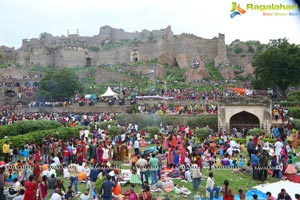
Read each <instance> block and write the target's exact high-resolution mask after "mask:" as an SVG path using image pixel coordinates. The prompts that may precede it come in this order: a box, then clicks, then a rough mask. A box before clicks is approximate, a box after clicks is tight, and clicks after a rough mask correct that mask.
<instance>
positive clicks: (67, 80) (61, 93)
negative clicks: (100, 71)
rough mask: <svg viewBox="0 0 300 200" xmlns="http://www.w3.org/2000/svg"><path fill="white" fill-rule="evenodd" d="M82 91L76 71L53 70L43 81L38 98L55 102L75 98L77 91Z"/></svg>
mask: <svg viewBox="0 0 300 200" xmlns="http://www.w3.org/2000/svg"><path fill="white" fill-rule="evenodd" d="M82 90H83V87H82V85H81V83H80V82H79V77H78V76H77V75H76V74H75V73H74V71H72V70H70V69H67V68H61V69H57V68H51V69H49V70H48V71H47V72H46V73H45V74H44V76H43V78H42V79H41V81H40V84H39V90H38V93H37V96H38V98H40V99H43V100H51V101H53V100H59V99H63V98H70V97H73V96H74V94H75V91H78V92H81V91H82Z"/></svg>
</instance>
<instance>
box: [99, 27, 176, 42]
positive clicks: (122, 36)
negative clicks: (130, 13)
mask: <svg viewBox="0 0 300 200" xmlns="http://www.w3.org/2000/svg"><path fill="white" fill-rule="evenodd" d="M104 36H106V37H107V38H109V39H110V40H111V41H112V42H116V41H119V40H128V39H129V40H134V39H138V40H149V39H158V38H163V37H164V36H173V32H172V30H171V26H168V27H167V28H165V29H160V30H153V31H149V30H147V29H144V30H142V31H141V32H137V31H136V32H126V31H124V30H123V29H117V28H112V27H110V26H108V25H106V26H102V27H100V29H99V35H98V37H104Z"/></svg>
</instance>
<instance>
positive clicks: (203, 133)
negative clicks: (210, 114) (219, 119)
mask: <svg viewBox="0 0 300 200" xmlns="http://www.w3.org/2000/svg"><path fill="white" fill-rule="evenodd" d="M195 135H196V137H197V138H198V139H200V141H201V142H203V141H204V140H205V139H206V138H207V137H208V136H209V131H208V129H207V128H205V127H204V128H197V129H195Z"/></svg>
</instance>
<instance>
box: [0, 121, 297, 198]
mask: <svg viewBox="0 0 300 200" xmlns="http://www.w3.org/2000/svg"><path fill="white" fill-rule="evenodd" d="M91 127H92V129H91V130H89V128H88V127H86V128H85V129H82V130H81V131H80V133H78V137H77V138H70V140H68V141H65V140H62V139H60V138H55V137H54V136H51V135H48V136H45V137H44V138H43V140H42V144H41V145H37V144H26V145H25V146H24V150H23V153H24V152H28V153H26V154H25V155H24V154H23V155H22V157H19V155H16V156H18V157H15V159H12V158H14V154H12V156H11V157H10V156H9V155H8V154H7V153H5V156H6V157H5V162H6V163H4V164H8V165H7V166H14V167H16V168H13V167H11V169H10V170H9V169H8V168H5V167H4V168H3V172H2V173H1V174H3V177H4V180H5V181H11V184H12V185H13V184H14V182H15V181H16V178H17V182H18V180H24V181H25V182H23V189H24V191H25V193H24V200H31V199H30V198H29V196H30V197H32V195H33V194H34V195H35V196H38V197H37V198H38V199H45V198H46V197H48V196H51V197H50V199H51V200H54V199H55V196H57V195H56V194H59V195H60V196H62V195H63V196H64V198H67V199H69V198H72V197H73V196H74V195H77V194H78V192H79V191H78V182H79V181H87V182H89V184H88V186H87V187H88V188H89V190H88V191H87V192H86V193H84V194H82V199H88V198H90V199H91V198H93V197H95V196H97V195H99V194H100V195H102V198H104V199H110V198H111V196H110V195H113V192H112V190H115V191H117V192H116V193H115V194H114V196H113V198H116V197H117V196H119V195H120V194H121V193H122V192H120V191H121V190H120V188H119V189H113V188H116V187H117V186H118V183H119V185H121V184H120V182H122V181H123V178H124V177H123V176H122V172H121V171H120V170H118V167H115V166H114V165H111V163H113V162H114V161H115V160H120V161H122V162H123V163H130V164H131V174H132V175H131V177H130V180H129V182H130V183H131V184H132V187H131V188H130V189H129V190H128V191H127V193H126V192H125V193H124V192H123V193H122V194H123V195H124V196H125V198H126V195H127V196H129V199H130V196H132V197H131V200H134V197H133V196H134V194H133V193H136V189H135V188H134V186H136V185H139V184H140V185H143V186H144V185H148V184H149V185H148V186H149V188H150V189H151V187H150V186H154V185H157V184H158V182H159V180H162V181H165V180H166V179H168V178H181V179H185V180H186V181H191V182H192V183H193V189H194V190H195V191H199V187H200V185H201V179H202V177H203V175H202V169H203V167H207V168H208V169H209V170H210V172H212V170H214V168H216V167H230V166H231V167H236V168H239V169H237V170H236V171H235V172H237V173H238V172H243V173H248V174H251V175H252V176H253V179H258V178H259V177H261V181H264V180H266V179H267V174H268V170H266V169H267V168H268V167H270V166H272V167H273V168H272V169H273V170H271V171H272V175H273V176H278V177H282V175H281V176H280V172H281V173H283V174H284V172H285V170H284V169H282V168H277V166H278V165H280V162H282V163H283V167H285V166H287V164H291V165H293V164H295V157H293V156H294V155H295V153H296V152H295V147H294V146H293V144H291V143H288V142H286V141H282V140H281V139H280V137H279V138H278V140H277V142H276V143H275V144H274V157H273V159H272V160H270V159H271V157H272V156H270V152H268V151H267V150H266V149H264V146H265V145H264V144H263V136H261V137H254V138H252V137H247V144H246V147H245V146H244V145H243V144H238V143H236V142H234V141H232V140H230V137H229V135H228V134H226V132H224V131H222V132H220V133H219V135H218V136H219V140H216V135H217V134H215V133H214V132H213V130H211V129H210V128H209V127H207V128H208V130H209V132H210V133H211V134H210V135H209V137H208V138H207V139H205V140H204V141H203V142H200V141H197V138H196V137H195V135H194V132H193V131H192V130H191V129H190V128H189V127H188V126H186V125H178V126H177V127H172V126H167V127H166V128H164V129H161V132H160V133H157V134H155V135H154V137H153V138H148V139H149V140H148V142H147V141H146V140H145V135H146V133H145V131H144V130H139V129H138V126H137V125H136V124H131V125H128V126H126V128H125V130H123V132H122V133H121V134H120V135H118V134H116V135H113V136H111V135H110V134H109V129H107V130H101V129H100V128H98V127H95V126H91ZM245 134H247V133H245ZM149 143H153V144H154V146H153V145H152V147H151V148H149V149H146V151H145V152H141V149H140V147H141V146H145V147H147V145H148V144H149ZM7 145H9V141H7V142H6V143H5V144H4V145H3V150H4V149H5V150H6V149H7ZM12 145H13V144H12ZM4 147H5V148H4ZM279 150H280V151H279ZM246 151H248V153H249V160H248V158H246V157H245V156H244V154H243V152H246ZM283 151H286V154H283ZM133 152H134V153H133ZM278 152H280V154H278ZM20 158H22V159H24V161H19V159H20ZM83 163H86V164H87V165H84V164H83ZM63 164H65V165H63ZM21 166H23V167H24V166H31V167H30V168H29V167H24V168H22V169H23V170H16V169H17V167H21ZM61 166H62V167H61ZM103 166H108V167H105V168H103ZM258 167H261V168H263V169H264V170H258ZM251 169H252V170H251ZM95 170H97V171H95ZM276 170H277V171H276ZM58 174H61V175H63V176H64V177H66V178H69V182H70V184H69V188H68V190H65V188H64V184H63V183H62V182H63V179H61V178H60V177H59V175H58ZM99 177H102V179H103V180H104V179H105V177H106V180H107V181H104V182H103V183H102V184H101V185H102V187H100V189H99V188H98V190H96V191H95V185H96V182H97V180H98V178H99ZM113 178H114V180H113ZM88 180H89V181H88ZM106 182H107V183H106ZM104 183H105V184H104ZM224 184H225V182H224ZM18 185H19V184H18ZM20 185H22V184H21V183H20ZM73 185H74V192H73V190H72V188H73ZM226 185H228V184H227V182H226V184H225V186H226ZM148 186H147V187H146V186H145V187H146V189H145V188H143V192H142V193H141V195H138V194H137V195H136V196H137V198H138V197H139V196H142V198H143V199H151V198H152V197H151V196H152V195H151V193H150V192H149V191H150V189H149V190H148V189H147V188H148ZM118 187H119V186H118ZM15 188H16V187H15ZM109 188H110V189H109ZM227 189H228V187H227V188H225V190H223V189H222V191H223V195H224V191H225V193H228V192H229V191H227ZM205 190H206V193H207V194H206V196H207V197H208V198H212V197H213V193H214V192H215V195H216V196H218V192H219V191H220V188H218V187H215V185H214V181H213V173H209V175H208V178H207V184H206V188H205ZM62 192H64V194H63V193H62ZM8 193H9V194H10V195H18V196H19V195H22V193H23V192H22V191H21V189H20V190H18V191H17V193H15V192H12V190H8ZM131 194H132V195H131ZM106 196H107V197H106ZM143 196H144V197H143Z"/></svg>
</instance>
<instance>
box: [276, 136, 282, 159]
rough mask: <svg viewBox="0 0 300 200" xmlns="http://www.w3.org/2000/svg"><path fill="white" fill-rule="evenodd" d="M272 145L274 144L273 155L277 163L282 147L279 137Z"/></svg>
mask: <svg viewBox="0 0 300 200" xmlns="http://www.w3.org/2000/svg"><path fill="white" fill-rule="evenodd" d="M274 146H275V155H276V158H277V163H279V160H280V158H281V150H282V147H283V144H282V142H281V141H280V139H278V140H277V142H276V143H275V145H274Z"/></svg>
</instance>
